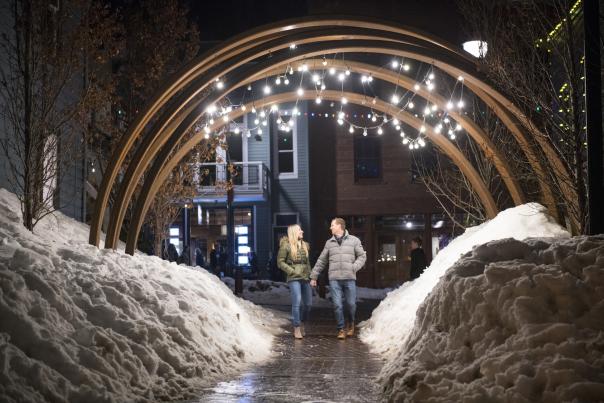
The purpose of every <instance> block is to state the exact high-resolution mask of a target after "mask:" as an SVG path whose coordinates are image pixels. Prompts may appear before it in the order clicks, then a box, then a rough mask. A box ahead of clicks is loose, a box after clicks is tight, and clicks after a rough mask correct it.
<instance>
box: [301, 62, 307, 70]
mask: <svg viewBox="0 0 604 403" xmlns="http://www.w3.org/2000/svg"><path fill="white" fill-rule="evenodd" d="M302 71H308V64H306V63H304V64H303V65H302Z"/></svg>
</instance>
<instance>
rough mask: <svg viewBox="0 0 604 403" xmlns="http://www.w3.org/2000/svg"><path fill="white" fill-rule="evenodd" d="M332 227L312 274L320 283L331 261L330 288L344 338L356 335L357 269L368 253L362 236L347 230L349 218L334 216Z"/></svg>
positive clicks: (339, 327) (360, 266)
mask: <svg viewBox="0 0 604 403" xmlns="http://www.w3.org/2000/svg"><path fill="white" fill-rule="evenodd" d="M329 229H330V230H331V234H332V237H331V238H329V239H328V240H327V242H325V247H324V248H323V251H322V252H321V255H320V256H319V258H318V259H317V263H316V264H315V267H314V268H313V270H312V272H311V274H310V278H311V281H310V285H311V286H312V287H316V286H317V278H318V277H319V274H321V272H322V271H323V269H325V267H326V266H328V265H329V270H328V275H329V291H330V293H331V298H332V301H333V307H334V312H335V316H336V322H337V327H338V339H345V338H346V337H347V336H348V337H351V336H354V317H355V314H356V307H357V305H356V298H357V297H356V279H357V272H358V271H359V270H361V269H362V268H363V266H364V265H365V260H366V259H367V256H366V254H365V250H364V249H363V245H361V240H360V239H359V238H357V237H356V236H354V235H350V234H349V233H348V231H347V230H346V221H344V220H343V219H342V218H334V219H333V220H332V221H331V226H330V227H329ZM342 298H343V299H344V302H345V303H343V301H342Z"/></svg>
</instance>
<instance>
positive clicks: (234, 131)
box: [233, 126, 241, 134]
mask: <svg viewBox="0 0 604 403" xmlns="http://www.w3.org/2000/svg"><path fill="white" fill-rule="evenodd" d="M233 133H235V134H239V133H241V130H240V129H239V126H237V127H235V130H233Z"/></svg>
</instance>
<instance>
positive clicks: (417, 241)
mask: <svg viewBox="0 0 604 403" xmlns="http://www.w3.org/2000/svg"><path fill="white" fill-rule="evenodd" d="M412 241H413V242H415V243H416V244H417V246H419V247H420V248H421V247H422V239H421V238H420V237H418V236H416V237H415V238H413V239H412Z"/></svg>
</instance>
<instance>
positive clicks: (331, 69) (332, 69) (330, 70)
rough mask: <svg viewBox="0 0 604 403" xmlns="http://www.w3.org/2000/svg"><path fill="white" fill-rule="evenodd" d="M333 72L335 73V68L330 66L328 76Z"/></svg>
mask: <svg viewBox="0 0 604 403" xmlns="http://www.w3.org/2000/svg"><path fill="white" fill-rule="evenodd" d="M334 74H336V69H335V68H333V67H331V68H330V69H329V75H330V76H333V75H334Z"/></svg>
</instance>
